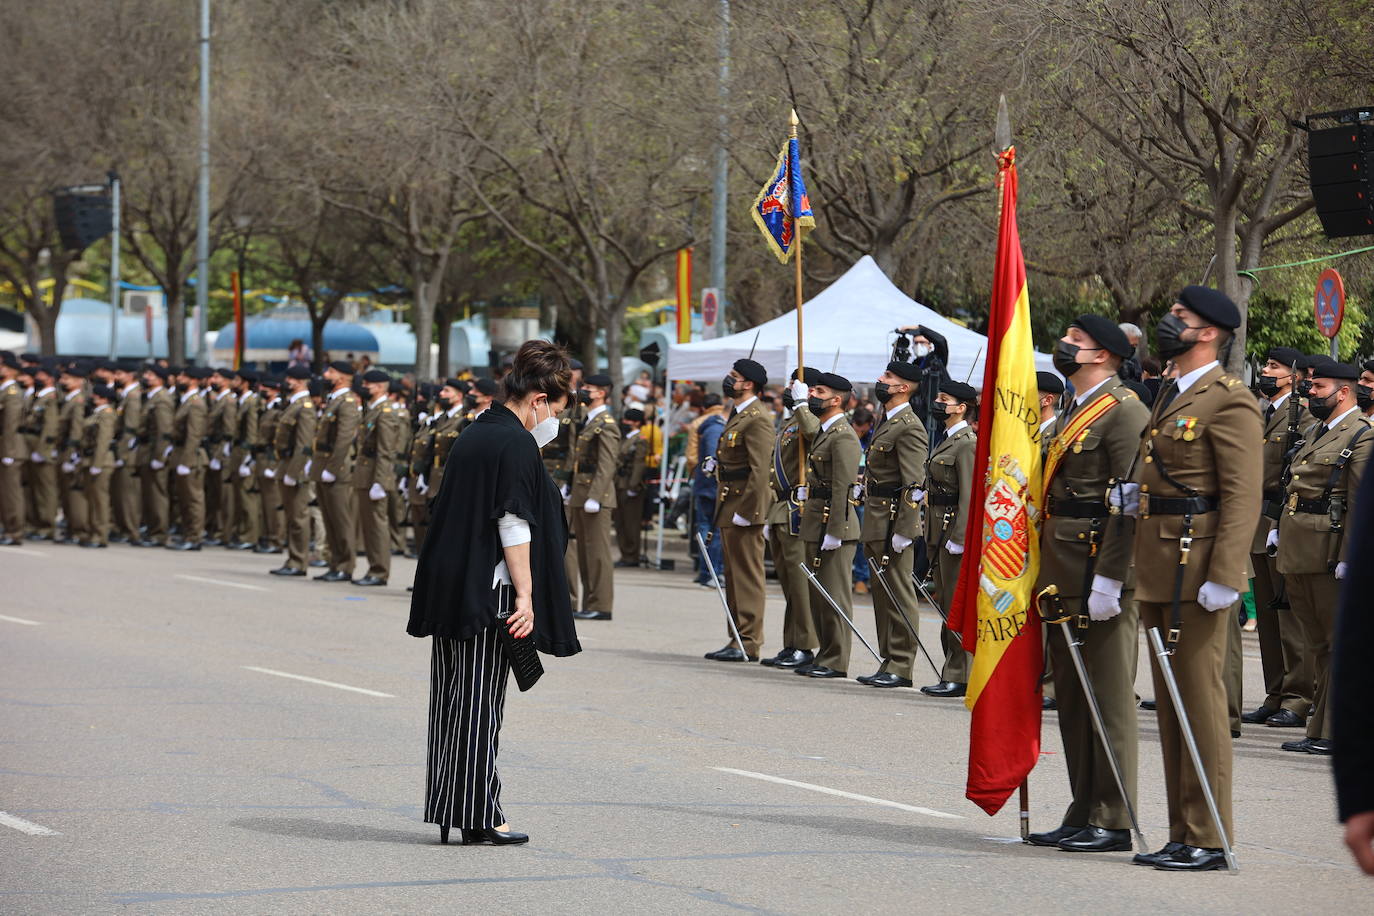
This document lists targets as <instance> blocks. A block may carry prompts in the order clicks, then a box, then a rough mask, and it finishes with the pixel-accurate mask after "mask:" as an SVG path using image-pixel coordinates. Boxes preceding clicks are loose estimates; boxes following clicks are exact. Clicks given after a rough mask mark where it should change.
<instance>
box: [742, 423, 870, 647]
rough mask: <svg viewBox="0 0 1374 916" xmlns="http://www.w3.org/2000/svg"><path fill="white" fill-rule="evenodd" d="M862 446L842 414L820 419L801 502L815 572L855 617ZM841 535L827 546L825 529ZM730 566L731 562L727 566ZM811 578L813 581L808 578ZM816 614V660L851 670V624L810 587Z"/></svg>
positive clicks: (808, 553) (804, 538)
mask: <svg viewBox="0 0 1374 916" xmlns="http://www.w3.org/2000/svg"><path fill="white" fill-rule="evenodd" d="M862 455H863V449H862V448H860V446H859V437H858V436H857V435H855V434H854V430H853V428H852V427H851V426H850V425H849V420H848V419H846V418H845V416H844V415H843V414H840V415H838V416H836V417H833V418H831V422H830V425H829V426H828V427H827V426H825V425H824V424H822V425H821V428H820V431H819V432H818V433H817V434H816V438H815V440H813V441H812V442H811V447H810V449H809V451H808V452H807V455H806V464H807V470H806V502H805V503H804V504H803V506H802V519H801V536H802V542H803V543H804V544H805V550H806V562H807V564H808V565H809V566H810V567H811V572H812V574H813V575H815V577H816V578H817V579H818V580H820V583H821V585H822V586H823V587H824V588H825V590H826V591H827V592H829V593H830V597H832V598H834V599H835V603H836V604H838V605H839V606H840V607H841V608H843V609H844V612H845V614H846V616H848V617H849V619H850V620H853V619H854V600H853V584H852V581H851V580H852V578H853V569H854V542H855V541H857V540H858V539H859V514H858V513H857V512H855V511H854V506H853V505H851V504H850V500H849V497H850V494H851V492H852V491H853V489H854V486H855V484H856V483H857V482H858V479H859V459H860V458H861V457H862ZM827 534H829V535H833V536H834V537H837V538H839V539H840V542H841V543H840V547H839V548H838V549H836V550H822V549H821V545H822V544H823V542H824V540H825V535H827ZM727 572H728V568H727ZM807 584H808V585H809V584H810V583H809V582H808V583H807ZM811 619H812V621H813V625H814V626H815V628H816V633H817V634H818V635H819V638H820V648H819V650H818V651H817V652H816V666H817V667H820V668H831V669H833V670H835V671H839V672H841V673H842V674H848V673H849V646H850V642H851V636H850V631H849V627H848V626H846V625H845V623H844V621H843V620H840V619H839V617H837V616H836V614H835V609H834V608H832V607H831V606H830V603H829V602H828V601H826V600H825V596H823V595H821V594H820V593H819V592H817V591H816V589H815V587H814V586H813V587H812V588H811Z"/></svg>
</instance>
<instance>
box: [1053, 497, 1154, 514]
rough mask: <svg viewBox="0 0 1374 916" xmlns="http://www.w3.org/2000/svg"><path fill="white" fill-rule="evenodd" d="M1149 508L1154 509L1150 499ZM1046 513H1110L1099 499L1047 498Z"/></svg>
mask: <svg viewBox="0 0 1374 916" xmlns="http://www.w3.org/2000/svg"><path fill="white" fill-rule="evenodd" d="M1150 508H1151V509H1152V510H1153V509H1154V502H1153V501H1151V503H1150ZM1047 511H1048V513H1049V514H1050V515H1053V516H1055V517H1057V518H1106V517H1107V516H1108V515H1110V514H1111V513H1110V512H1108V510H1107V506H1106V504H1105V503H1103V502H1102V501H1101V500H1099V499H1055V498H1054V497H1053V496H1051V497H1050V499H1049V508H1048V510H1047Z"/></svg>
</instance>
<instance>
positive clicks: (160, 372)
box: [143, 363, 171, 382]
mask: <svg viewBox="0 0 1374 916" xmlns="http://www.w3.org/2000/svg"><path fill="white" fill-rule="evenodd" d="M143 371H144V372H151V373H152V374H153V375H156V376H157V377H158V378H160V379H162V380H163V381H164V382H165V381H167V376H168V375H170V374H171V373H170V372H168V371H167V370H166V369H165V368H163V367H162V366H159V365H158V364H157V363H149V364H148V365H146V366H144V367H143Z"/></svg>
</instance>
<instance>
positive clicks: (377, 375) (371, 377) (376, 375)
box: [363, 369, 391, 384]
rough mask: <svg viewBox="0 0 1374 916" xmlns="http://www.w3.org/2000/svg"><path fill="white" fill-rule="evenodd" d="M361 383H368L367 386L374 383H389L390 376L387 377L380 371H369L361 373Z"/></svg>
mask: <svg viewBox="0 0 1374 916" xmlns="http://www.w3.org/2000/svg"><path fill="white" fill-rule="evenodd" d="M363 381H365V382H368V383H369V384H371V383H376V382H390V381H391V376H389V375H387V374H386V373H385V372H383V371H382V370H381V369H369V370H367V371H366V372H364V373H363Z"/></svg>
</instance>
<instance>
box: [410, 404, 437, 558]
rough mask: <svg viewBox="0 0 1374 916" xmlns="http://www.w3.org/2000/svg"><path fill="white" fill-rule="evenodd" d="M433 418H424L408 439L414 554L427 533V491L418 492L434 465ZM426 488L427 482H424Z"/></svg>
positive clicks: (428, 495)
mask: <svg viewBox="0 0 1374 916" xmlns="http://www.w3.org/2000/svg"><path fill="white" fill-rule="evenodd" d="M434 423H435V418H434V417H424V418H423V419H422V420H421V421H420V424H419V425H418V426H417V427H416V428H415V432H413V433H412V434H411V437H410V468H409V470H410V474H409V478H410V528H411V530H412V531H413V532H414V533H415V552H416V553H419V551H420V548H421V547H423V546H424V543H425V535H426V534H428V533H429V497H430V494H429V491H428V490H426V491H425V492H423V493H422V492H421V491H420V481H421V480H422V479H423V478H424V477H425V475H426V474H428V473H429V468H430V465H431V464H433V463H434ZM425 485H426V487H427V486H428V481H425Z"/></svg>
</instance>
